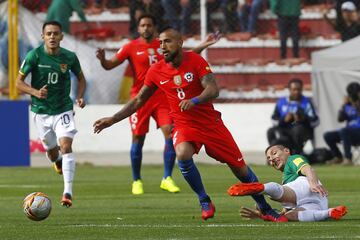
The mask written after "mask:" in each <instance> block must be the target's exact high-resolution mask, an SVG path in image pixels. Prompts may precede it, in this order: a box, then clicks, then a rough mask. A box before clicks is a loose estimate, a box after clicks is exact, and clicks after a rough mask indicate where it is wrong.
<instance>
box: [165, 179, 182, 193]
mask: <svg viewBox="0 0 360 240" xmlns="http://www.w3.org/2000/svg"><path fill="white" fill-rule="evenodd" d="M160 188H161V189H163V190H165V191H168V192H171V193H178V192H180V188H179V187H178V186H176V184H175V182H174V180H173V179H172V178H171V177H170V176H168V177H167V178H165V179H164V178H163V180H161V184H160Z"/></svg>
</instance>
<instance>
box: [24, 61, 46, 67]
mask: <svg viewBox="0 0 360 240" xmlns="http://www.w3.org/2000/svg"><path fill="white" fill-rule="evenodd" d="M24 63H25V61H24ZM38 67H39V68H51V66H49V65H43V64H39V65H38Z"/></svg>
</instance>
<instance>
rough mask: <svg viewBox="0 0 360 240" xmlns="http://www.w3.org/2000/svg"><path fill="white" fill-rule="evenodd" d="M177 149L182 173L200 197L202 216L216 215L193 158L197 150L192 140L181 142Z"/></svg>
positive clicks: (210, 216) (204, 217) (206, 217)
mask: <svg viewBox="0 0 360 240" xmlns="http://www.w3.org/2000/svg"><path fill="white" fill-rule="evenodd" d="M175 135H176V133H175ZM175 135H174V136H175ZM175 151H176V157H177V159H178V165H179V169H180V171H181V173H182V175H183V176H184V178H185V180H186V181H187V183H188V184H189V185H190V187H191V189H192V190H193V191H194V192H195V193H196V194H197V196H198V198H199V202H200V205H201V210H202V213H201V216H202V218H203V219H204V220H206V219H208V218H212V217H214V213H215V206H214V205H213V204H212V202H211V199H210V197H209V195H207V193H206V191H205V187H204V185H203V183H202V180H201V175H200V172H199V170H198V169H197V167H196V165H195V163H194V160H193V158H192V157H193V155H194V153H195V152H196V150H195V148H194V146H193V145H192V144H191V143H190V142H181V143H179V144H177V145H176V147H175Z"/></svg>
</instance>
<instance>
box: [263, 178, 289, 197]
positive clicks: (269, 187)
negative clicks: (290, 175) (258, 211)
mask: <svg viewBox="0 0 360 240" xmlns="http://www.w3.org/2000/svg"><path fill="white" fill-rule="evenodd" d="M264 193H266V194H267V195H269V196H270V197H271V198H272V199H275V200H277V199H280V198H281V197H282V196H283V195H284V187H283V186H282V185H280V184H278V183H275V182H269V183H265V184H264Z"/></svg>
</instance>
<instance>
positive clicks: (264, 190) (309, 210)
mask: <svg viewBox="0 0 360 240" xmlns="http://www.w3.org/2000/svg"><path fill="white" fill-rule="evenodd" d="M265 154H266V158H267V161H268V163H269V164H270V165H271V166H273V167H274V168H275V169H276V170H279V171H281V172H283V182H282V184H283V185H280V184H278V183H275V182H269V183H265V184H262V183H239V184H235V185H233V186H232V187H230V188H229V190H228V193H229V194H230V195H232V196H245V195H252V194H267V195H269V196H270V197H271V199H272V200H274V201H277V202H280V203H281V204H282V205H283V207H284V210H283V211H282V212H283V214H284V215H285V217H286V218H287V219H288V220H290V221H301V222H310V221H321V220H325V219H328V218H332V219H335V220H339V219H340V218H342V217H343V216H344V215H345V214H346V211H347V210H346V207H345V206H338V207H335V208H329V207H328V198H327V191H326V190H325V188H324V187H323V186H322V185H321V182H320V181H319V179H318V177H317V175H316V173H315V170H314V169H313V168H312V167H311V166H310V165H309V163H308V161H307V160H306V158H305V157H304V156H302V155H298V154H294V155H291V154H290V149H289V148H286V147H284V146H283V145H272V146H270V147H268V148H267V149H266V151H265ZM241 215H242V216H243V217H246V218H262V219H264V220H268V219H267V217H266V216H265V217H264V216H262V214H261V213H260V211H258V210H255V209H249V208H242V210H241Z"/></svg>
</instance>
